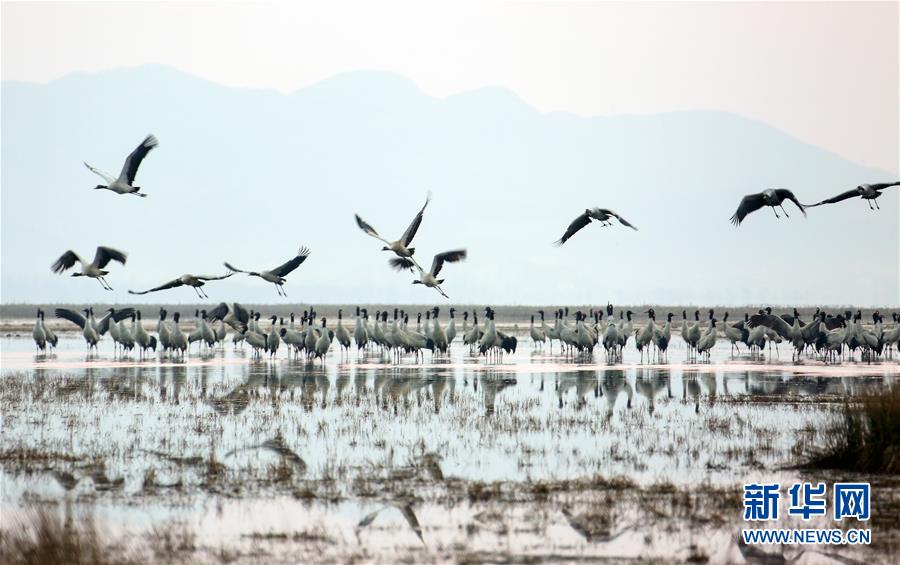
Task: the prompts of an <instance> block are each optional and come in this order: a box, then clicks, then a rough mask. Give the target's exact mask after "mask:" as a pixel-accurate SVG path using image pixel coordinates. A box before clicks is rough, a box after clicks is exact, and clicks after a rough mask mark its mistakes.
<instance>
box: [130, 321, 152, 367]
mask: <svg viewBox="0 0 900 565" xmlns="http://www.w3.org/2000/svg"><path fill="white" fill-rule="evenodd" d="M136 314H137V320H135V321H134V322H133V323H132V330H131V333H132V334H133V335H134V342H135V343H136V344H137V346H138V347H139V348H140V356H141V357H143V356H144V355H145V354H146V353H147V350H148V349H152V350H153V351H156V337H154V336H152V335H150V334H148V333H147V330H145V329H144V326H143V324H142V323H141V311H140V310H138V311H137V312H136Z"/></svg>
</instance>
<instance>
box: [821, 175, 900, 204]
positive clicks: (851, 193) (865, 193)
mask: <svg viewBox="0 0 900 565" xmlns="http://www.w3.org/2000/svg"><path fill="white" fill-rule="evenodd" d="M889 186H900V182H882V183H878V184H861V185H859V186H857V187H856V188H854V189H852V190H848V191H847V192H842V193H840V194H838V195H837V196H833V197H831V198H826V199H825V200H823V201H821V202H818V203H816V204H811V205H810V206H809V208H812V207H814V206H821V205H822V204H835V203H837V202H841V201H842V200H848V199H850V198H855V197H857V196H858V197H860V198H862V199H863V200H866V201H868V203H869V210H875V209H876V208H877V209H879V210H881V206H879V205H878V197H879V196H881V191H882V190H884V189H885V188H888V187H889ZM872 202H875V208H872Z"/></svg>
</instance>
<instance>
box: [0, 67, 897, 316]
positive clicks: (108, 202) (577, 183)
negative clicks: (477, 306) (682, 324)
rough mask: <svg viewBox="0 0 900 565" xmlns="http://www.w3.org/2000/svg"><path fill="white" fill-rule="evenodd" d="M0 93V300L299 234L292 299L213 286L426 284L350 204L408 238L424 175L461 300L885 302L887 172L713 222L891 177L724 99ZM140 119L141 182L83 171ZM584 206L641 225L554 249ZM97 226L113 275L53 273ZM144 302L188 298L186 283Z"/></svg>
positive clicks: (340, 291)
mask: <svg viewBox="0 0 900 565" xmlns="http://www.w3.org/2000/svg"><path fill="white" fill-rule="evenodd" d="M610 88H615V84H610ZM0 102H2V106H0V108H2V177H0V180H2V281H0V282H2V301H3V302H7V303H9V302H16V301H29V302H35V301H45V302H73V301H77V302H84V301H92V300H103V301H109V300H118V301H120V302H132V301H133V298H135V297H131V296H129V295H128V294H126V292H125V291H126V289H129V288H132V289H143V288H149V287H150V286H155V285H157V284H160V283H162V282H165V281H167V280H169V279H172V278H174V277H175V276H178V275H180V274H182V273H184V272H192V273H218V272H223V270H224V267H223V266H222V262H223V261H224V260H228V261H230V262H232V263H234V264H236V265H238V266H240V267H243V268H251V269H257V268H270V267H274V266H275V265H278V264H280V263H281V262H283V261H284V260H286V259H288V258H289V257H291V256H292V255H293V253H294V252H295V251H296V249H297V248H298V247H299V246H300V245H307V246H309V247H310V248H311V249H312V251H313V253H312V255H311V257H310V258H309V259H308V260H307V262H306V263H305V264H304V265H302V266H301V267H300V268H299V269H298V270H297V271H296V272H294V273H293V274H292V275H291V276H290V277H289V282H288V284H287V285H286V287H285V289H286V291H287V293H288V295H289V298H288V299H280V298H279V297H278V296H277V294H276V292H275V289H274V288H273V287H272V285H268V284H266V283H263V282H261V281H259V280H258V279H248V278H246V277H238V276H235V277H232V278H231V279H229V280H227V281H223V282H221V283H217V284H216V283H212V284H210V285H209V286H208V287H207V292H208V293H209V295H210V296H211V300H212V301H215V300H217V299H232V300H240V301H246V302H262V301H273V302H274V301H288V300H289V301H290V302H298V301H302V302H307V303H308V302H313V303H354V302H386V303H395V302H402V303H421V302H425V301H429V300H434V301H435V302H440V301H442V300H443V299H441V298H440V297H439V296H438V295H437V293H434V292H433V291H430V290H429V289H425V288H422V287H420V286H415V287H414V286H412V285H411V284H410V281H411V280H412V277H411V275H408V274H398V273H395V272H393V271H391V270H390V269H389V268H388V267H387V265H386V261H387V259H388V254H387V253H384V252H381V251H379V249H380V247H381V245H380V243H379V242H377V241H375V240H373V239H371V238H369V237H367V236H366V235H364V234H363V233H362V232H361V231H359V230H358V229H357V227H356V225H355V223H354V221H353V213H354V212H358V213H359V214H360V215H362V216H363V217H364V218H365V219H366V220H367V221H369V223H371V224H372V225H374V226H375V227H376V228H377V229H378V230H379V231H380V232H382V234H383V235H385V236H387V237H389V238H392V239H393V238H396V237H399V235H400V234H401V233H402V231H403V230H404V229H405V227H406V225H407V224H408V223H409V221H410V220H411V218H412V216H413V215H414V214H415V212H416V211H417V210H418V208H419V207H421V205H422V203H423V201H424V199H425V195H426V192H427V191H428V190H431V191H432V192H433V194H434V199H433V202H432V204H431V206H430V207H429V209H428V211H427V212H426V216H425V221H424V222H423V224H422V227H421V229H420V231H419V234H418V236H417V238H416V242H415V244H416V245H415V247H416V248H417V249H418V250H419V251H418V256H419V258H420V262H422V263H423V264H424V263H429V264H430V257H431V255H432V254H433V253H435V252H438V251H443V250H446V249H450V248H455V247H467V248H468V249H469V253H470V257H469V260H468V261H467V262H466V263H463V264H459V265H447V266H445V270H444V272H443V274H444V275H445V276H446V278H447V282H446V284H445V290H446V291H447V293H448V294H449V295H450V297H451V298H452V299H453V301H460V302H475V303H495V304H497V303H514V304H515V303H519V304H522V303H568V302H571V303H601V302H602V303H605V302H606V301H607V300H612V301H613V302H616V303H663V302H665V303H677V302H696V303H705V304H710V303H718V304H729V303H732V304H733V303H754V302H772V303H800V304H815V303H841V304H844V303H857V304H862V305H865V304H897V303H898V302H900V296H898V295H900V290H898V289H900V274H898V263H900V236H898V223H900V221H898V220H900V218H898V196H900V190H891V189H889V190H888V191H887V192H886V193H885V195H884V196H883V197H882V198H881V199H880V204H881V207H882V210H881V212H877V213H876V212H871V211H869V209H868V207H867V206H866V204H865V203H863V202H861V201H848V202H844V203H842V204H841V205H835V206H830V207H821V208H816V209H813V210H811V211H810V213H809V218H808V219H804V218H803V217H802V215H801V214H800V212H799V211H798V210H796V209H795V208H793V207H792V205H786V208H787V210H788V213H789V214H790V215H791V218H790V219H789V220H785V219H782V220H776V219H775V217H774V215H773V214H772V212H771V211H770V210H768V209H767V210H763V211H761V212H758V213H756V214H754V215H752V216H750V217H749V218H748V219H747V220H746V221H745V223H744V225H742V226H741V227H740V228H737V229H735V228H734V227H732V226H731V224H730V223H729V221H728V219H729V217H730V216H731V214H732V213H733V212H734V209H735V208H736V206H737V204H738V202H739V200H740V198H741V197H742V196H743V195H744V194H745V193H749V192H756V191H759V190H761V189H763V188H767V187H789V188H791V189H793V190H794V191H795V192H796V193H797V194H798V196H799V197H800V199H801V200H802V201H804V202H807V203H810V202H815V201H818V200H821V199H822V198H824V197H827V196H832V195H834V194H837V193H839V192H841V191H843V190H846V189H847V188H851V187H854V186H856V185H857V184H859V183H860V182H876V181H884V180H891V179H892V176H891V175H890V174H888V173H886V172H884V171H878V170H873V169H870V168H866V167H862V166H859V165H857V164H855V163H852V162H849V161H847V160H845V159H843V158H841V157H840V156H838V155H835V154H833V153H830V152H827V151H824V150H822V149H819V148H817V147H815V146H812V145H809V144H807V143H804V142H802V141H800V140H797V139H795V138H793V137H791V136H788V135H786V134H784V133H782V132H781V131H779V130H777V129H774V128H772V127H769V126H767V125H765V124H762V123H759V122H755V121H752V120H748V119H745V118H742V117H739V116H735V115H731V114H726V113H721V112H712V111H702V110H698V111H692V112H679V113H667V114H659V115H652V116H607V117H587V118H586V117H577V116H573V115H567V114H543V113H539V112H537V111H535V110H534V109H532V108H531V107H529V106H528V105H527V104H525V103H524V102H523V101H522V100H521V99H519V98H518V97H517V96H516V95H515V94H514V93H512V92H510V91H508V90H505V89H502V88H485V89H480V90H476V91H472V92H467V93H463V94H459V95H455V96H451V97H448V98H440V99H438V98H432V97H430V96H428V95H426V94H424V93H423V92H421V91H420V90H419V89H418V88H416V86H415V85H414V84H413V83H412V82H410V81H409V80H407V79H405V78H403V77H400V76H397V75H393V74H389V73H380V72H353V73H348V74H343V75H339V76H335V77H333V78H331V79H329V80H326V81H323V82H321V83H319V84H316V85H313V86H310V87H308V88H304V89H301V90H299V91H297V92H294V93H292V94H288V95H284V94H280V93H277V92H274V91H268V90H253V89H240V88H229V87H225V86H221V85H217V84H214V83H210V82H207V81H204V80H202V79H198V78H196V77H193V76H190V75H187V74H184V73H181V72H179V71H176V70H173V69H170V68H166V67H160V66H144V67H139V68H132V69H123V70H118V71H112V72H104V73H98V74H75V75H71V76H68V77H65V78H63V79H60V80H57V81H54V82H51V83H49V84H23V83H13V82H8V81H5V82H3V84H2V100H0ZM811 103H812V101H811ZM823 119H837V118H836V117H834V116H823ZM150 132H152V133H154V134H156V136H157V137H158V138H159V139H160V147H159V148H158V149H157V150H156V151H154V152H152V153H151V154H150V155H149V156H148V157H147V159H146V161H145V162H144V164H143V166H142V167H141V170H140V172H139V175H138V181H139V182H138V184H139V185H140V186H142V187H143V190H144V191H145V192H146V193H147V194H148V195H149V196H148V197H147V198H142V199H141V198H135V197H130V196H117V195H114V194H112V193H109V192H107V191H93V190H91V188H92V187H93V186H94V185H96V184H98V181H99V180H100V179H99V178H98V177H95V176H94V175H93V174H91V173H90V172H89V171H88V170H87V169H85V168H84V166H83V165H82V164H81V162H82V161H88V162H89V163H91V164H92V165H95V166H97V167H99V168H101V169H105V170H108V171H110V172H113V173H116V174H118V171H119V169H120V168H121V165H122V161H123V159H124V157H125V156H126V155H127V154H128V153H129V152H130V151H131V150H132V149H133V148H134V147H135V146H136V145H137V143H139V142H140V140H141V139H142V138H143V136H144V135H146V134H147V133H150ZM894 180H896V179H894ZM595 205H596V206H604V207H609V208H612V209H614V210H616V211H618V212H620V213H621V214H623V215H624V216H625V217H626V218H627V219H628V220H630V221H631V222H632V223H634V224H635V225H636V226H638V227H639V228H640V231H637V232H635V231H632V230H627V229H624V228H622V227H621V226H616V227H612V228H599V227H597V226H589V227H588V228H585V229H584V230H583V231H582V232H580V233H579V234H577V235H576V236H575V237H574V238H573V239H572V240H571V241H569V242H568V243H567V244H566V245H565V246H563V247H562V248H555V247H553V246H552V245H551V242H553V241H554V240H556V239H557V238H558V237H559V236H560V235H561V234H562V232H563V231H564V230H565V228H566V226H567V225H568V223H569V222H570V221H571V220H572V219H573V218H574V217H575V216H577V215H578V214H579V213H580V212H581V211H583V209H584V208H585V207H588V206H595ZM98 244H104V245H109V246H112V247H116V248H120V249H123V250H125V251H127V252H128V253H129V259H128V265H127V266H126V267H124V268H123V267H120V266H118V265H114V266H113V268H112V269H111V270H112V274H111V275H110V276H109V277H108V279H109V282H110V283H111V284H112V285H113V287H115V288H116V291H115V293H108V292H105V291H103V290H102V289H101V288H100V285H99V284H97V283H96V282H95V281H92V280H88V279H81V278H79V279H73V278H71V277H69V276H67V275H65V276H58V275H53V274H52V273H51V272H50V268H49V267H50V264H51V263H52V262H53V261H54V260H55V259H56V258H57V257H58V256H59V255H60V254H61V253H62V252H63V251H65V250H66V249H69V248H71V249H74V250H75V251H77V252H79V253H83V254H85V255H90V256H93V250H94V248H95V247H96V246H97V245H98ZM143 298H144V299H145V301H147V302H157V301H174V300H183V301H185V302H195V301H196V300H195V299H196V296H195V294H194V293H193V291H192V290H191V289H189V288H187V289H185V288H183V289H176V290H171V291H168V293H167V294H166V295H165V296H161V295H157V296H153V295H148V296H146V297H143Z"/></svg>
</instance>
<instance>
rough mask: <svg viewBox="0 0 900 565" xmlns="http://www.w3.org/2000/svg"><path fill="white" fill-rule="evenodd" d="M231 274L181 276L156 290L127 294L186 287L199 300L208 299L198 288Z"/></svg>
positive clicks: (231, 273) (132, 292) (131, 291)
mask: <svg viewBox="0 0 900 565" xmlns="http://www.w3.org/2000/svg"><path fill="white" fill-rule="evenodd" d="M233 274H234V272H229V273H226V274H224V275H222V276H220V277H213V276H207V275H191V274H185V275H181V276H180V277H178V278H177V279H175V280H171V281H169V282H167V283H165V284H161V285H159V286H158V287H156V288H151V289H150V290H144V291H141V292H135V291H133V290H129V291H128V294H148V293H150V292H157V291H159V290H168V289H170V288H178V287H179V286H185V285H187V286H191V287H193V288H194V292H196V293H197V296H199V297H200V298H209V295H208V294H206V291H205V290H203V289H202V288H200V287H202V286H203V285H204V284H206V282H207V281H220V280H222V279H227V278H228V277H230V276H231V275H233Z"/></svg>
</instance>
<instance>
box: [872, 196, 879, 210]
mask: <svg viewBox="0 0 900 565" xmlns="http://www.w3.org/2000/svg"><path fill="white" fill-rule="evenodd" d="M871 201H872V202H874V203H875V207H876V208H878V209H879V210H881V206H879V205H878V200H876V199H874V198H873V199H872V200H871Z"/></svg>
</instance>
